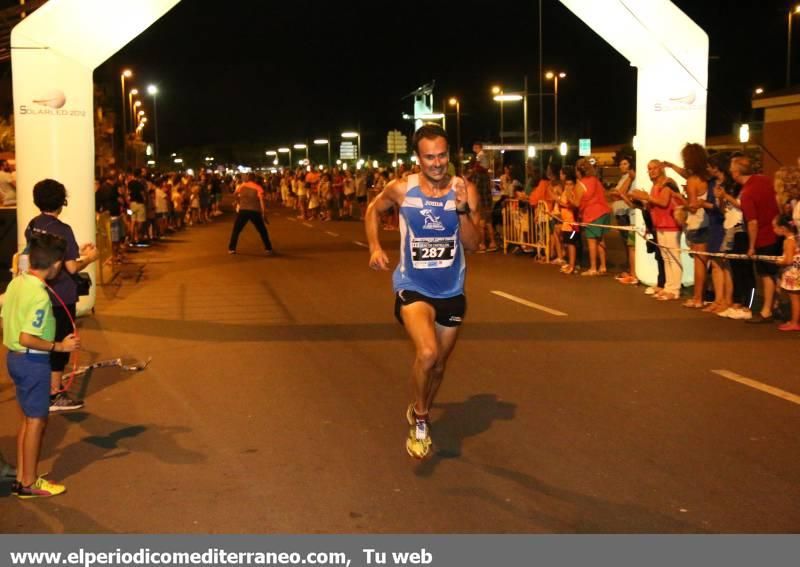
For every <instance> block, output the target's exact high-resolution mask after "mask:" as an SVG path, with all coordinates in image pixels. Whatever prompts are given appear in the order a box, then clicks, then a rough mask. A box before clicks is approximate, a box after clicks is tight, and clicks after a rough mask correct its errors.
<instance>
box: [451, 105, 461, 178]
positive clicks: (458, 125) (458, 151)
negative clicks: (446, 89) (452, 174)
mask: <svg viewBox="0 0 800 567" xmlns="http://www.w3.org/2000/svg"><path fill="white" fill-rule="evenodd" d="M450 106H455V107H456V156H457V159H458V166H457V167H456V171H457V172H458V173H459V174H461V162H462V161H463V160H462V159H461V154H462V152H461V101H460V100H458V99H457V98H456V97H450Z"/></svg>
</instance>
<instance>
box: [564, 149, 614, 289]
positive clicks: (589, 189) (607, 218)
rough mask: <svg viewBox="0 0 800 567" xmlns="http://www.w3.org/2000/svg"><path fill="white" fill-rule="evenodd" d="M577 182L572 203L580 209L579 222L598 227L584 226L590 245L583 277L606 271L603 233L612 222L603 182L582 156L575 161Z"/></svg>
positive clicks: (587, 241) (601, 273)
mask: <svg viewBox="0 0 800 567" xmlns="http://www.w3.org/2000/svg"><path fill="white" fill-rule="evenodd" d="M575 173H576V177H577V178H578V183H577V184H576V186H575V194H574V200H573V201H572V204H573V205H574V206H576V207H578V209H579V211H580V221H581V222H584V223H591V224H593V225H600V226H587V227H585V228H584V234H585V235H586V243H587V244H588V246H589V269H588V270H586V271H585V272H583V273H582V274H581V275H582V276H598V275H603V274H605V273H606V271H607V270H606V243H605V234H606V233H607V232H608V228H607V227H608V226H609V225H610V224H611V207H609V206H608V203H607V202H606V192H605V189H604V188H603V184H602V183H600V180H599V179H598V178H597V176H596V175H595V169H594V166H593V165H592V164H591V163H590V162H589V160H588V159H585V158H582V159H579V160H578V161H577V163H576V164H575Z"/></svg>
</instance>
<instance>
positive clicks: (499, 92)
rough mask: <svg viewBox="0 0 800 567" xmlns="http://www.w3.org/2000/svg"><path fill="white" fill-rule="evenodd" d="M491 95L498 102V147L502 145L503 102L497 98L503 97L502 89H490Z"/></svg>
mask: <svg viewBox="0 0 800 567" xmlns="http://www.w3.org/2000/svg"><path fill="white" fill-rule="evenodd" d="M492 94H493V95H495V96H494V99H495V100H496V101H498V102H500V145H501V146H502V145H503V102H504V100H501V99H500V98H498V97H501V96H503V89H501V88H500V87H492Z"/></svg>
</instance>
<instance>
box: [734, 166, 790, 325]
mask: <svg viewBox="0 0 800 567" xmlns="http://www.w3.org/2000/svg"><path fill="white" fill-rule="evenodd" d="M731 177H733V180H734V181H736V183H739V184H740V185H741V186H742V191H741V193H740V194H739V200H740V202H741V204H742V213H744V220H745V222H746V223H747V234H748V236H749V238H750V246H749V248H748V249H747V255H748V256H755V255H764V256H780V255H781V253H782V243H781V242H779V241H778V237H777V235H776V234H775V231H774V230H773V229H772V221H773V219H775V217H777V216H778V202H777V200H776V198H775V188H774V187H773V185H772V180H771V179H770V178H769V177H767V176H765V175H756V174H755V170H754V169H753V162H752V161H751V160H750V158H748V157H746V156H740V157H736V158H733V160H731ZM755 268H756V274H757V275H758V276H759V277H760V278H761V284H762V286H763V288H764V303H763V305H762V306H761V312H760V313H759V314H758V315H753V317H752V319H747V320H746V322H747V323H756V324H758V323H771V322H772V321H773V317H772V303H773V301H774V299H775V277H776V276H777V275H778V265H777V264H774V263H772V262H761V261H758V262H756V263H755Z"/></svg>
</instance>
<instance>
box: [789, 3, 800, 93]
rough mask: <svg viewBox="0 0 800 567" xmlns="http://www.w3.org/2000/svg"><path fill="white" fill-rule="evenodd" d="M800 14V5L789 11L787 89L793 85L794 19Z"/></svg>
mask: <svg viewBox="0 0 800 567" xmlns="http://www.w3.org/2000/svg"><path fill="white" fill-rule="evenodd" d="M795 14H800V4H797V5H796V6H795V7H794V8H792V9H791V10H789V17H788V20H789V33H788V34H787V36H786V87H787V88H788V87H790V86H791V84H792V19H793V18H794V16H795Z"/></svg>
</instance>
